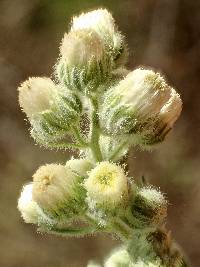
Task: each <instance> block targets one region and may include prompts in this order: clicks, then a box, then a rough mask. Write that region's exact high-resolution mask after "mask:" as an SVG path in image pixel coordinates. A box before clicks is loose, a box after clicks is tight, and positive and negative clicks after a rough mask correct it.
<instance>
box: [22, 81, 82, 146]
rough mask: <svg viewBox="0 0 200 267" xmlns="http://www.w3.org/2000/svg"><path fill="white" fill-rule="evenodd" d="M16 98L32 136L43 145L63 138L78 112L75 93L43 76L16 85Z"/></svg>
mask: <svg viewBox="0 0 200 267" xmlns="http://www.w3.org/2000/svg"><path fill="white" fill-rule="evenodd" d="M19 102H20V106H21V107H22V109H23V111H24V112H25V113H26V115H27V117H28V118H29V120H30V123H31V126H32V131H31V134H32V136H33V137H34V138H35V139H36V141H37V142H38V143H41V144H43V145H46V146H50V144H51V143H54V142H56V141H57V140H59V139H61V138H63V137H64V136H65V135H66V132H67V131H70V128H71V126H72V125H74V124H76V123H77V122H78V120H79V117H80V113H81V103H80V100H79V99H78V97H77V96H76V95H75V94H73V93H72V92H70V91H68V90H64V89H63V88H61V87H59V86H58V85H55V84H54V83H53V81H52V80H51V79H47V78H30V79H29V80H28V81H26V82H24V83H23V84H22V85H21V86H20V87H19Z"/></svg>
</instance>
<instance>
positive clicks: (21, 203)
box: [18, 184, 39, 224]
mask: <svg viewBox="0 0 200 267" xmlns="http://www.w3.org/2000/svg"><path fill="white" fill-rule="evenodd" d="M32 188H33V185H32V184H27V185H25V186H24V187H23V190H22V192H21V195H20V198H19V199H18V209H19V211H20V212H21V215H22V218H23V219H24V221H25V222H26V223H34V224H36V223H38V216H39V215H38V210H39V206H38V205H37V203H36V202H35V201H34V200H33V199H32Z"/></svg>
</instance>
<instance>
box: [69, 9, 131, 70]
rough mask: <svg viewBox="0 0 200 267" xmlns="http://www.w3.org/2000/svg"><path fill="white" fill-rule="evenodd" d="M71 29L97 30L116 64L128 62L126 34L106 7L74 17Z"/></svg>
mask: <svg viewBox="0 0 200 267" xmlns="http://www.w3.org/2000/svg"><path fill="white" fill-rule="evenodd" d="M71 29H72V30H83V29H89V30H93V31H95V32H96V33H97V34H98V35H99V36H100V39H101V40H102V41H103V43H104V44H105V47H106V50H107V51H108V53H109V55H110V56H111V57H112V59H113V61H114V63H115V66H118V65H124V64H125V63H126V59H127V54H128V53H127V47H126V44H125V41H124V36H122V35H121V33H120V32H119V31H118V29H117V27H116V25H115V21H114V19H113V17H112V15H111V14H110V13H109V12H108V11H107V10H106V9H97V10H93V11H91V12H88V13H83V14H81V15H80V16H78V17H74V18H73V21H72V26H71Z"/></svg>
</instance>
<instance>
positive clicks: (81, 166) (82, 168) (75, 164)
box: [65, 158, 93, 177]
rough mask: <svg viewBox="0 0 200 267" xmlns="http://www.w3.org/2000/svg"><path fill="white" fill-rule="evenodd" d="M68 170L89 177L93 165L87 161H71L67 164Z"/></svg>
mask: <svg viewBox="0 0 200 267" xmlns="http://www.w3.org/2000/svg"><path fill="white" fill-rule="evenodd" d="M65 166H66V168H70V169H71V170H72V171H73V172H75V173H77V174H78V175H80V176H84V177H87V175H88V172H89V171H90V170H91V169H92V167H93V165H92V163H91V162H90V161H89V160H87V159H73V158H72V159H70V160H68V161H67V162H66V165H65Z"/></svg>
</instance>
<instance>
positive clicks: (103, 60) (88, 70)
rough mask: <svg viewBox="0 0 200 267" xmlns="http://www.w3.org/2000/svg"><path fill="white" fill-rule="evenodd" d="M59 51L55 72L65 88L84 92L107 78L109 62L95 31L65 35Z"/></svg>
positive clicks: (85, 30)
mask: <svg viewBox="0 0 200 267" xmlns="http://www.w3.org/2000/svg"><path fill="white" fill-rule="evenodd" d="M60 52H61V58H60V59H59V61H58V63H57V66H56V75H57V77H58V79H59V81H60V82H61V83H62V84H64V85H65V86H67V87H68V88H70V89H72V90H74V89H77V90H79V91H84V92H85V93H86V92H89V91H93V90H96V88H97V87H98V86H99V85H100V84H101V83H103V82H105V81H106V80H107V79H108V78H109V77H110V71H111V64H112V62H111V60H110V58H109V57H108V56H107V55H106V51H105V47H104V44H103V42H102V40H101V39H100V37H99V36H98V34H97V33H96V32H95V31H92V30H88V29H83V30H77V31H71V32H69V33H68V34H65V36H64V38H63V40H62V44H61V47H60Z"/></svg>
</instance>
